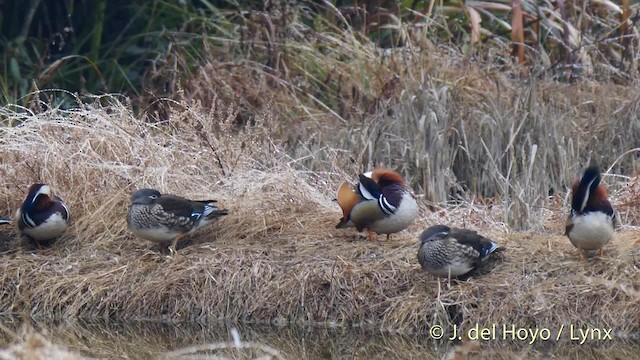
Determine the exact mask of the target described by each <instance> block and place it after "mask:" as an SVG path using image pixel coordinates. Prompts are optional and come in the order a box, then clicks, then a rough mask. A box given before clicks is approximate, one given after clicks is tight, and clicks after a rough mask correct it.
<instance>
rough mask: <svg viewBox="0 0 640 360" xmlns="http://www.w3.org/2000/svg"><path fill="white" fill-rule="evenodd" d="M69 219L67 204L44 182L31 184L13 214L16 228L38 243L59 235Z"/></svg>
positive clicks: (65, 227) (48, 240)
mask: <svg viewBox="0 0 640 360" xmlns="http://www.w3.org/2000/svg"><path fill="white" fill-rule="evenodd" d="M70 220H71V213H70V211H69V208H68V207H67V205H65V203H64V201H62V199H60V198H59V197H58V196H56V195H54V194H53V193H52V192H51V188H50V187H49V185H46V184H33V185H31V187H30V188H29V193H28V194H27V198H26V199H25V200H24V202H23V203H22V206H21V207H20V208H19V209H18V210H17V211H16V214H15V222H16V224H17V225H18V230H20V232H21V233H22V234H24V235H26V236H27V237H28V238H30V239H32V240H34V241H35V242H36V243H37V244H39V245H41V244H42V243H46V242H50V241H51V240H54V239H55V238H57V237H58V236H60V235H61V234H62V233H63V232H64V231H65V230H66V229H67V226H68V225H69V221H70Z"/></svg>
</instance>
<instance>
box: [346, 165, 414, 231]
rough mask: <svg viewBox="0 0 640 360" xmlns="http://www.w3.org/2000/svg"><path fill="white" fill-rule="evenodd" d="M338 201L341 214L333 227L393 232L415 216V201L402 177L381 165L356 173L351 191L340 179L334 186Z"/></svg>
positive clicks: (405, 225)
mask: <svg viewBox="0 0 640 360" xmlns="http://www.w3.org/2000/svg"><path fill="white" fill-rule="evenodd" d="M337 198H338V204H339V205H340V208H341V209H342V213H343V217H342V218H341V219H340V222H339V223H338V225H336V228H339V229H340V228H346V227H355V228H356V229H357V230H358V231H362V230H367V232H368V234H369V239H371V240H373V239H374V238H375V234H374V233H377V234H387V239H388V238H389V235H390V234H393V233H397V232H399V231H402V230H404V229H406V228H407V227H409V226H410V225H411V224H412V223H413V222H414V220H415V219H416V217H417V216H418V203H417V202H416V198H415V197H414V196H413V194H412V193H411V190H410V189H409V188H408V187H407V186H405V185H404V180H403V179H402V176H400V174H398V173H397V172H395V171H393V170H389V169H384V168H377V169H375V170H373V171H370V172H367V173H365V174H361V175H360V181H359V182H358V184H357V185H356V186H355V191H354V190H353V188H352V187H351V186H349V184H347V183H346V182H343V183H342V184H341V185H340V187H339V188H338V196H337Z"/></svg>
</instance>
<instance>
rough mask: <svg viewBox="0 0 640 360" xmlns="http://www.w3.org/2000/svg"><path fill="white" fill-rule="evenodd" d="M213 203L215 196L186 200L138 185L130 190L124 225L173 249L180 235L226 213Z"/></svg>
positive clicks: (190, 231) (137, 234)
mask: <svg viewBox="0 0 640 360" xmlns="http://www.w3.org/2000/svg"><path fill="white" fill-rule="evenodd" d="M216 203H217V200H202V201H199V200H189V199H186V198H183V197H181V196H177V195H172V194H162V193H160V191H158V190H156V189H150V188H144V189H139V190H136V191H134V192H133V194H131V206H130V207H129V212H128V215H127V226H128V228H129V230H130V231H131V232H132V233H133V234H135V235H136V236H138V237H140V238H143V239H146V240H149V241H151V242H155V243H158V244H160V245H161V246H162V247H164V246H167V245H169V244H172V248H173V249H174V250H175V249H176V246H177V244H178V241H179V240H180V239H181V238H182V237H184V236H186V235H187V234H190V233H193V232H194V231H196V230H197V229H199V228H201V227H203V226H205V225H206V224H208V223H210V222H211V221H212V220H214V219H217V218H219V217H222V216H225V215H227V214H228V213H229V212H228V211H227V210H226V209H222V208H219V207H218V206H217V205H216Z"/></svg>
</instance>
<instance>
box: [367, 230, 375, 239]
mask: <svg viewBox="0 0 640 360" xmlns="http://www.w3.org/2000/svg"><path fill="white" fill-rule="evenodd" d="M367 235H369V240H371V241H375V240H376V233H374V232H373V231H371V230H369V229H367Z"/></svg>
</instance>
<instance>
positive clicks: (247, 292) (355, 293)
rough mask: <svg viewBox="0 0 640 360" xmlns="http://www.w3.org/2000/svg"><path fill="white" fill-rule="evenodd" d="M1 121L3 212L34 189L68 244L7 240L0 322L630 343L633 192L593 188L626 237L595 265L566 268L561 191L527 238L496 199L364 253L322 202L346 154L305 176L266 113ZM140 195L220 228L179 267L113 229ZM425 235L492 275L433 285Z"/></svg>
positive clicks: (49, 114)
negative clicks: (470, 232)
mask: <svg viewBox="0 0 640 360" xmlns="http://www.w3.org/2000/svg"><path fill="white" fill-rule="evenodd" d="M594 99H595V98H594ZM594 101H595V100H594ZM1 111H2V116H3V118H4V119H5V121H8V122H12V123H14V124H19V126H14V127H7V128H2V135H1V142H0V158H1V159H3V161H2V164H1V166H0V179H1V181H2V182H3V186H2V187H1V188H0V203H2V204H4V206H3V208H4V209H5V211H6V215H8V214H9V213H11V212H12V211H13V210H14V209H16V208H17V206H18V205H19V203H20V201H21V200H22V198H23V197H24V191H25V190H26V189H27V187H28V185H29V184H30V183H32V182H36V181H46V182H47V183H49V184H51V185H52V187H53V189H54V191H57V192H58V194H59V195H60V196H61V197H63V198H64V199H65V200H66V201H67V203H68V204H69V206H70V207H71V212H72V216H73V226H72V227H71V229H69V231H67V233H66V234H65V235H64V237H62V238H61V239H60V240H59V241H58V242H57V243H55V244H54V245H53V246H52V247H51V248H50V249H47V250H44V251H34V250H30V249H28V248H27V247H26V246H24V244H23V243H22V242H21V241H19V240H18V239H16V238H12V237H11V236H9V240H8V241H7V242H5V243H4V244H3V247H4V252H3V254H2V262H1V263H0V269H1V270H2V271H1V272H0V288H1V289H2V294H3V295H2V297H1V298H0V309H2V312H3V313H6V314H11V313H15V314H21V315H26V316H30V317H31V318H34V319H38V320H53V319H64V318H82V319H123V320H156V321H157V320H163V321H187V320H188V321H199V322H216V321H220V320H233V321H241V322H250V323H277V324H284V323H300V324H322V325H329V326H333V325H337V326H341V325H345V326H353V327H366V328H375V329H379V328H381V329H385V330H389V331H400V332H407V333H415V332H420V333H425V332H426V331H427V330H428V329H429V326H430V325H433V324H442V325H444V326H448V325H450V324H451V323H452V316H453V317H455V318H456V320H459V321H461V324H462V325H463V326H464V327H467V328H468V327H469V326H473V325H475V324H476V323H479V324H480V325H491V324H497V325H498V326H502V325H503V324H506V325H507V326H510V325H512V324H513V325H515V326H525V325H531V324H535V325H537V326H544V327H550V328H553V327H554V326H556V325H557V324H566V325H567V326H568V325H569V324H574V325H577V326H582V327H587V326H597V327H606V328H612V329H613V333H615V336H616V337H618V338H628V337H631V336H633V334H637V333H638V331H639V330H640V329H639V327H638V326H639V325H638V324H640V276H639V275H640V246H638V243H637V239H638V236H637V233H636V232H635V231H634V229H635V227H633V226H631V225H628V224H630V223H634V222H635V219H636V217H635V216H636V210H635V205H634V201H635V199H637V197H635V196H634V194H635V192H634V191H635V190H634V189H636V188H637V185H635V183H634V185H630V184H626V185H625V184H623V183H620V182H619V181H618V179H617V178H615V177H606V178H605V181H607V182H608V183H609V184H610V185H611V186H610V187H611V188H612V190H613V192H614V194H613V195H614V196H613V203H614V205H616V206H617V205H619V206H618V207H619V210H620V212H621V215H622V219H623V221H625V223H626V224H627V225H626V226H625V227H624V228H623V231H622V232H621V233H620V234H619V235H618V236H617V238H616V239H615V240H614V241H613V242H612V243H611V244H610V245H608V246H607V248H606V250H607V254H606V256H605V257H604V258H602V259H598V258H595V259H591V260H590V261H589V262H584V263H581V262H579V261H578V257H577V252H576V250H575V249H574V248H573V247H572V246H571V244H570V243H569V241H568V240H567V239H566V238H565V237H564V236H562V235H561V234H562V231H563V229H562V227H563V223H564V217H565V214H566V206H564V204H563V199H564V198H565V195H566V193H565V192H564V190H563V189H558V190H557V191H556V195H555V196H554V197H552V198H550V199H546V198H545V199H544V207H540V208H537V210H536V211H535V212H530V213H528V218H527V221H529V222H530V223H531V224H533V226H532V228H534V229H536V231H535V232H526V233H518V232H514V231H512V229H511V228H510V227H509V226H508V224H507V223H505V222H504V221H503V219H505V212H508V211H510V210H509V204H510V203H511V202H510V201H511V200H508V199H500V198H495V199H493V202H492V203H489V204H486V205H483V204H482V203H480V202H478V201H471V200H467V201H461V202H460V203H459V204H458V205H455V206H454V205H448V206H445V204H438V203H433V202H427V201H426V200H425V197H424V196H423V195H422V194H420V201H419V202H420V204H421V208H422V209H421V216H420V218H419V221H418V222H417V223H416V224H415V225H414V226H412V227H411V228H409V229H408V230H407V231H404V232H402V233H400V234H397V235H396V236H394V238H393V239H392V240H389V241H386V240H384V239H383V238H381V239H380V240H379V241H376V242H369V241H367V240H364V239H363V238H362V237H360V236H358V235H356V234H355V233H354V232H353V231H348V230H336V229H334V225H335V223H336V222H337V220H338V218H339V217H340V210H339V208H338V206H337V204H335V203H334V202H333V201H332V198H333V196H334V192H335V189H336V185H337V184H338V183H339V182H341V181H342V180H345V179H354V176H355V173H356V171H357V168H356V166H355V165H353V164H352V165H349V161H348V155H347V154H349V153H350V151H351V149H341V148H323V149H316V150H317V152H316V153H319V152H322V153H323V154H325V155H331V157H328V158H326V159H322V157H321V156H318V158H319V160H318V161H319V162H322V164H323V166H324V169H325V170H324V171H319V170H314V171H310V170H305V167H304V166H302V165H301V163H302V162H303V160H305V159H307V158H309V157H313V156H314V154H316V153H313V152H310V153H309V154H307V155H306V157H305V158H292V157H291V155H289V154H288V153H287V152H286V151H285V150H284V148H285V145H284V141H283V140H282V139H281V138H279V137H277V136H276V135H274V129H277V126H276V124H277V121H276V120H277V114H274V113H273V112H265V113H264V115H263V116H259V117H257V118H256V119H255V125H254V126H251V127H246V128H245V129H244V130H238V129H237V128H236V127H234V126H233V120H234V119H235V115H236V114H235V112H234V111H233V109H229V108H226V107H220V106H212V107H207V108H204V107H201V106H199V105H198V104H189V103H182V104H175V106H174V111H173V112H172V113H171V114H169V115H170V116H169V117H168V119H169V120H168V121H166V122H164V123H153V124H150V123H148V122H145V121H142V120H139V119H136V118H135V117H134V116H133V115H132V113H131V111H130V110H129V109H128V107H127V106H124V105H121V104H120V103H118V102H117V101H116V100H115V99H113V98H109V97H105V98H101V99H96V101H95V103H94V104H92V105H78V107H77V108H75V109H73V110H58V109H51V110H43V111H42V112H41V113H38V114H30V113H28V112H15V111H13V110H10V109H8V108H3V109H1ZM559 116H566V117H567V121H566V122H567V123H571V122H572V121H578V120H576V119H573V118H571V117H569V115H567V114H559ZM612 124H617V123H612ZM612 126H613V125H612ZM559 136H563V137H569V136H571V137H572V138H574V139H575V140H572V141H575V142H578V141H587V140H588V139H590V138H587V140H584V139H581V138H579V137H577V136H576V135H575V134H574V133H566V134H560V135H559ZM429 154H432V153H427V152H425V153H423V154H421V155H420V154H416V155H420V156H428V155H429ZM442 154H443V155H446V152H445V151H442ZM538 154H539V153H538ZM389 165H391V166H393V165H394V164H389ZM603 165H607V163H605V164H603ZM572 168H575V169H576V170H577V168H578V164H575V165H574V166H573V167H572ZM561 171H562V172H569V171H568V169H566V168H563V169H561ZM437 175H439V174H433V176H437ZM573 176H575V175H574V174H573V173H572V174H571V177H570V178H566V179H564V180H565V181H570V180H572V178H573ZM513 181H514V182H518V183H519V182H520V181H523V182H522V184H525V182H524V180H523V179H518V180H513ZM143 186H152V187H157V188H159V189H160V190H161V191H165V192H173V193H179V194H182V195H184V196H189V197H193V198H216V199H219V200H220V202H221V204H223V205H224V206H225V207H226V208H228V209H229V210H230V214H229V215H228V216H226V217H224V218H222V219H221V220H220V221H218V222H217V223H215V224H214V225H212V226H211V227H210V228H208V229H206V230H205V231H202V232H200V233H198V234H196V235H195V236H194V237H193V243H192V244H191V245H190V246H187V247H185V248H183V249H181V250H180V251H179V252H178V254H177V255H176V256H174V257H167V256H163V255H161V254H160V253H159V252H158V251H157V248H156V247H155V246H153V245H152V244H150V243H148V242H145V241H143V240H140V239H136V238H135V237H133V236H132V235H131V234H129V233H128V232H127V230H126V220H125V214H126V211H127V207H128V204H129V200H128V196H129V194H130V193H131V191H132V190H133V189H134V188H138V187H143ZM560 190H563V191H560ZM427 205H430V206H427ZM429 209H432V210H435V211H431V210H429ZM436 222H442V223H447V224H452V225H457V226H466V227H471V228H475V229H479V230H480V231H482V232H483V233H484V234H486V235H488V236H490V237H492V238H493V239H494V240H495V241H496V242H498V243H500V244H501V245H503V246H505V247H506V248H507V251H506V252H504V255H503V256H502V257H501V258H500V259H498V261H497V262H496V263H495V264H494V265H493V269H492V271H491V272H489V273H488V274H485V275H483V276H480V277H477V278H474V279H473V280H471V281H469V282H463V283H460V284H452V285H451V286H450V287H449V286H447V284H444V283H440V284H439V283H438V282H437V281H436V279H434V278H433V277H431V276H429V275H428V274H426V273H424V272H422V271H420V270H419V265H418V263H417V260H416V252H417V234H419V232H420V231H421V230H422V229H423V228H424V227H426V226H428V225H430V224H433V223H436ZM636 336H637V335H636ZM563 340H565V341H569V340H568V339H564V338H563Z"/></svg>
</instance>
